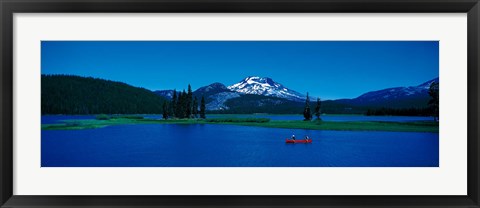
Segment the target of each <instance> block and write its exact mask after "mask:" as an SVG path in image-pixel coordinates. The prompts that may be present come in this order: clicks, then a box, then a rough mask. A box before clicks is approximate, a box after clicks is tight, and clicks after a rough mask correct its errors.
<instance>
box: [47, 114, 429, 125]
mask: <svg viewBox="0 0 480 208" xmlns="http://www.w3.org/2000/svg"><path fill="white" fill-rule="evenodd" d="M143 116H144V117H145V118H150V119H162V115H143ZM207 117H208V118H269V119H271V120H289V121H290V120H302V119H303V115H300V114H299V115H292V114H290V115H270V114H238V115H232V114H214V115H207ZM94 118H95V116H93V115H75V116H67V115H49V116H42V124H53V123H61V122H62V121H63V120H69V119H94ZM321 118H322V120H324V121H395V122H409V121H432V120H433V118H432V117H422V116H364V115H322V116H321Z"/></svg>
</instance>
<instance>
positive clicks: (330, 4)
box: [0, 0, 480, 207]
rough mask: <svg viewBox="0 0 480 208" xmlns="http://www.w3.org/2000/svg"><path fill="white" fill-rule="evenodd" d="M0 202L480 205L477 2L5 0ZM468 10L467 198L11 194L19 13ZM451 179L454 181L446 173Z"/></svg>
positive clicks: (16, 204) (73, 204) (10, 204)
mask: <svg viewBox="0 0 480 208" xmlns="http://www.w3.org/2000/svg"><path fill="white" fill-rule="evenodd" d="M0 10H1V31H2V32H1V34H0V35H1V37H0V39H1V42H0V44H1V55H0V63H1V73H0V88H1V90H0V98H1V103H0V116H1V125H0V135H1V138H0V161H1V163H0V205H2V207H115V206H120V207H172V206H175V207H332V206H337V207H371V206H381V207H394V206H397V207H418V206H428V207H439V206H444V207H480V205H479V204H480V203H479V199H480V197H479V149H480V146H479V142H478V141H479V131H480V130H479V122H478V119H479V113H480V111H479V98H480V97H479V93H480V90H479V89H480V85H479V80H480V77H479V75H480V74H479V70H480V67H479V60H480V56H479V54H480V53H479V49H480V47H479V44H480V42H479V35H480V34H479V32H480V28H479V20H480V16H479V13H480V4H479V1H478V0H404V1H401V0H383V1H380V0H336V1H332V0H230V1H227V0H224V1H221V0H140V1H136V0H84V1H78V0H73V1H67V0H0ZM85 12H86V13H116V12H126V13H145V12H147V13H156V12H166V13H186V12H213V13H219V12H221V13H225V12H227V13H258V12H265V13H281V12H282V13H283V12H287V13H307V12H308V13H312V12H313V13H316V12H328V13H420V12H422V13H467V14H468V16H467V18H468V23H467V25H468V176H467V177H468V178H467V180H468V194H467V195H466V196H371V195H368V196H325V195H323V196H86V195H84V196H25V195H13V194H12V193H13V180H14V175H13V150H12V143H13V119H14V118H13V113H12V112H13V109H14V106H13V39H14V37H13V14H14V13H85ZM445 180H448V178H446V179H445Z"/></svg>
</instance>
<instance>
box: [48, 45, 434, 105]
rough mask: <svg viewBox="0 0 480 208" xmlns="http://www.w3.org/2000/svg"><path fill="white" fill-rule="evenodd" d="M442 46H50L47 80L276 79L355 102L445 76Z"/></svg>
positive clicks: (161, 85)
mask: <svg viewBox="0 0 480 208" xmlns="http://www.w3.org/2000/svg"><path fill="white" fill-rule="evenodd" d="M438 44H439V43H438V42H437V41H42V48H41V50H42V57H41V61H42V62H41V67H42V69H41V71H42V74H73V75H80V76H91V77H97V78H103V79H108V80H114V81H121V82H125V83H127V84H130V85H133V86H137V87H144V88H147V89H150V90H160V89H174V88H175V89H178V90H182V89H184V88H186V86H187V85H188V84H191V85H192V88H193V89H197V88H199V87H202V86H205V85H208V84H211V83H213V82H221V83H223V84H225V85H227V86H228V85H231V84H234V83H236V82H238V81H240V80H242V79H243V78H245V77H246V76H254V75H255V76H261V77H270V78H272V79H273V80H275V81H277V82H279V83H281V84H283V85H284V86H286V87H288V88H290V89H293V90H296V91H298V92H301V93H306V92H309V93H310V94H311V95H313V96H319V97H321V98H322V99H338V98H354V97H357V96H359V95H361V94H363V93H365V92H368V91H372V90H380V89H384V88H388V87H398V86H414V85H419V84H421V83H423V82H425V81H428V80H430V79H433V78H436V77H438V73H439V72H438V71H439V51H438V50H439V47H438Z"/></svg>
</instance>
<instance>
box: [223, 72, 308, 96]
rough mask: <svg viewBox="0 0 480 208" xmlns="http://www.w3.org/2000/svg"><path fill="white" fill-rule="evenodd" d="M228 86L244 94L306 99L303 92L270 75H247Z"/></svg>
mask: <svg viewBox="0 0 480 208" xmlns="http://www.w3.org/2000/svg"><path fill="white" fill-rule="evenodd" d="M227 88H228V89H230V90H232V91H235V92H239V93H242V94H255V95H264V96H273V97H279V98H285V99H288V100H293V101H301V100H305V96H304V95H303V94H301V93H299V92H296V91H294V90H291V89H288V88H286V87H284V86H283V85H282V84H280V83H278V82H275V81H273V80H272V79H271V78H268V77H257V76H250V77H246V78H245V79H243V80H242V81H240V82H238V83H236V84H233V85H230V86H228V87H227Z"/></svg>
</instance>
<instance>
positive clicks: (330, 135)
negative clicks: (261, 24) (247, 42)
mask: <svg viewBox="0 0 480 208" xmlns="http://www.w3.org/2000/svg"><path fill="white" fill-rule="evenodd" d="M42 121H43V119H42ZM49 121H51V120H49ZM292 134H295V135H296V136H297V138H301V137H304V136H305V135H308V136H310V137H311V138H313V143H311V144H286V143H285V138H286V137H288V136H290V135H292ZM41 139H42V140H41V145H42V146H41V149H42V151H41V161H42V167H438V165H439V134H438V133H413V132H368V131H324V130H300V129H273V128H262V127H245V126H234V125H213V124H195V125H181V124H179V125H177V124H137V125H117V126H109V127H105V128H99V129H86V130H42V138H41Z"/></svg>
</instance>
